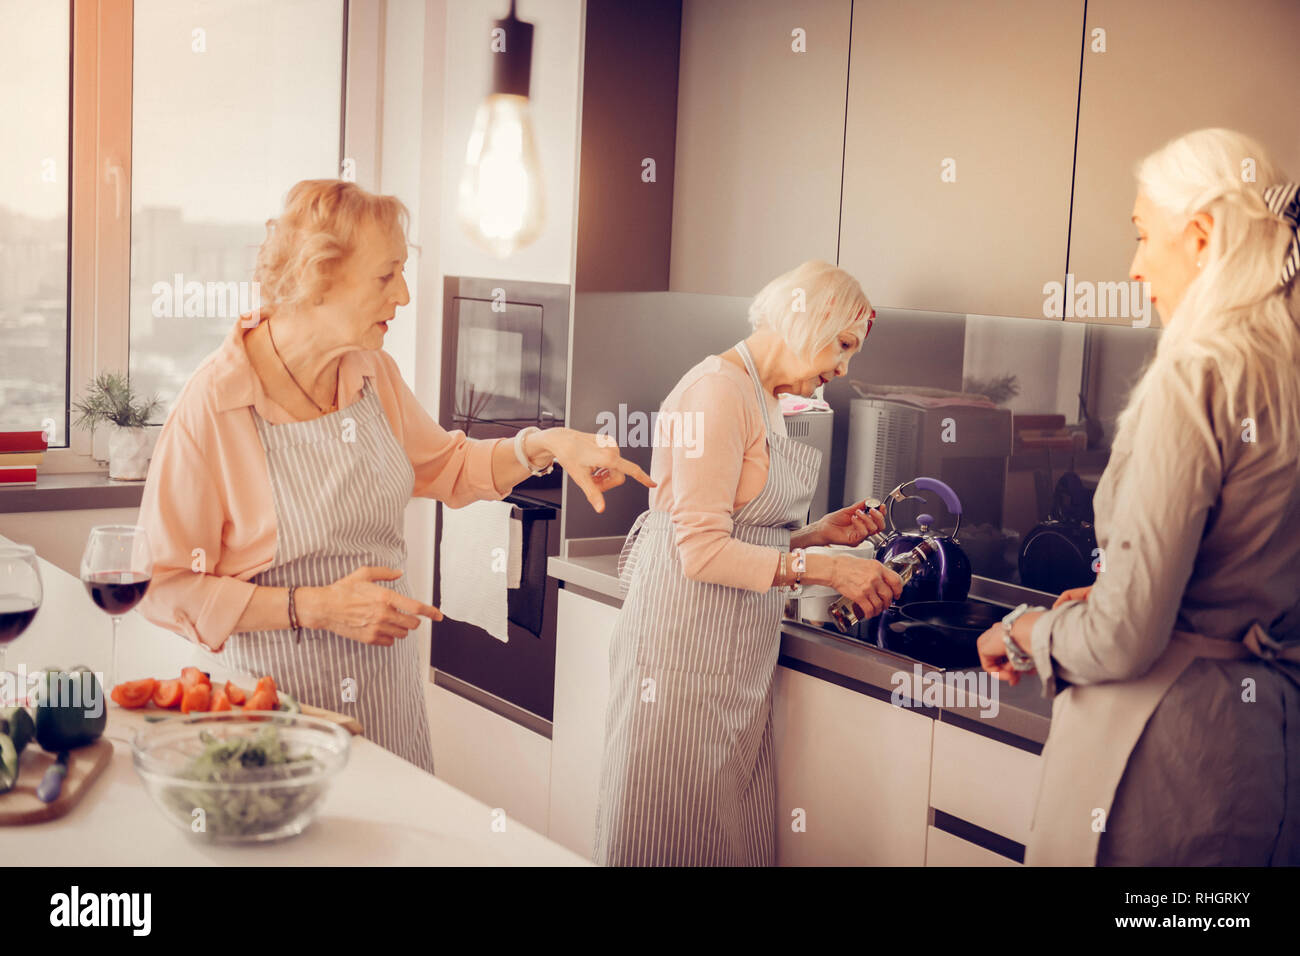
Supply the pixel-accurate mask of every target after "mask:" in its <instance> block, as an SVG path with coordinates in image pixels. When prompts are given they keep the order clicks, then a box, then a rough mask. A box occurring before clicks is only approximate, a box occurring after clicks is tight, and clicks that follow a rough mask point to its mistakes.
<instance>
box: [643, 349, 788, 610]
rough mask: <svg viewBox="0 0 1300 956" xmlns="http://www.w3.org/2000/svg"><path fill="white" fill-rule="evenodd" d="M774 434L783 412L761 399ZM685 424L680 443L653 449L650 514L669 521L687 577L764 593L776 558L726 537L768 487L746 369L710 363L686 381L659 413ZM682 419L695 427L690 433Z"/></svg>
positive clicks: (713, 359) (781, 427)
mask: <svg viewBox="0 0 1300 956" xmlns="http://www.w3.org/2000/svg"><path fill="white" fill-rule="evenodd" d="M764 396H765V398H766V400H767V403H768V413H769V414H770V415H771V417H772V426H773V428H775V429H776V431H777V433H778V434H784V431H785V420H784V418H783V417H782V416H781V404H780V402H779V401H778V400H777V399H776V398H775V397H773V396H772V395H768V394H766V393H764ZM665 413H666V414H668V415H669V416H670V417H669V419H668V421H673V418H672V417H671V416H672V415H673V413H677V414H679V415H681V416H683V418H682V419H681V421H682V422H683V424H682V427H681V432H680V436H679V440H677V441H674V442H672V443H671V447H664V445H665V444H667V442H666V441H662V440H661V441H658V442H656V447H655V449H654V453H653V455H652V457H651V463H650V477H651V478H653V479H654V480H655V481H656V482H658V486H657V487H656V488H653V489H651V491H650V507H651V508H654V509H655V510H658V511H667V512H669V513H670V514H671V515H672V519H673V526H674V529H675V531H676V539H677V548H678V552H679V553H680V555H681V559H682V566H683V568H684V570H685V572H686V574H687V576H688V577H691V578H693V579H695V580H699V581H709V582H712V583H714V584H724V585H727V586H729V587H737V588H746V589H748V590H751V591H766V590H767V589H768V588H770V587H771V586H772V578H773V577H774V576H775V574H776V569H777V562H778V561H779V560H780V552H779V551H778V550H777V549H776V548H766V547H761V546H759V545H755V544H748V543H746V542H744V541H738V540H736V539H735V538H733V537H732V536H731V529H732V515H733V514H734V513H735V512H736V511H738V510H739V509H740V508H742V507H743V506H744V505H746V504H748V503H749V502H750V501H752V500H753V499H754V498H756V497H757V496H758V493H759V492H760V491H762V489H763V485H764V484H765V483H766V482H767V466H768V457H767V442H766V436H765V435H764V432H763V413H762V411H761V410H760V409H759V406H758V402H757V401H756V400H755V396H754V386H753V384H752V382H751V381H750V378H749V375H748V374H747V373H746V372H745V370H744V369H743V368H740V367H738V366H736V365H734V364H732V363H731V362H728V361H726V360H724V359H722V358H719V357H718V356H716V355H710V356H709V357H708V358H706V359H705V360H704V361H702V362H700V363H699V364H698V365H696V366H695V367H694V368H692V369H691V370H690V371H689V372H687V373H686V374H685V375H684V376H682V378H681V381H679V382H678V383H677V385H676V386H675V387H674V388H673V390H672V391H671V392H669V394H668V397H667V398H665V399H664V401H663V405H661V406H660V416H661V419H660V423H661V427H663V422H664V418H663V416H664V415H665ZM687 416H689V420H690V421H691V422H697V423H699V424H700V425H702V430H701V428H700V427H697V426H694V425H692V426H691V430H688V429H687V425H686V424H685V422H686V421H687Z"/></svg>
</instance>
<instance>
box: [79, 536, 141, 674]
mask: <svg viewBox="0 0 1300 956" xmlns="http://www.w3.org/2000/svg"><path fill="white" fill-rule="evenodd" d="M152 579H153V554H152V553H151V551H150V550H149V535H148V534H147V533H146V532H145V530H144V528H142V527H140V526H139V525H129V524H127V525H124V524H104V525H96V526H95V527H93V528H91V529H90V537H89V539H87V541H86V551H85V553H84V554H83V555H82V556H81V581H82V583H83V584H85V585H86V590H87V591H89V592H90V597H91V599H92V600H93V601H94V602H95V603H96V604H97V605H98V606H99V607H100V608H101V609H102V610H104V611H106V612H107V613H108V614H109V616H110V617H111V618H112V621H113V657H112V664H111V666H110V669H109V672H108V674H107V675H106V683H107V685H108V686H107V689H109V690H111V689H112V688H113V686H114V685H115V684H116V682H117V625H118V622H119V621H120V620H121V618H122V615H123V614H125V613H126V612H127V611H129V610H131V608H133V607H135V606H136V605H137V604H139V603H140V599H141V598H143V597H144V592H145V591H147V590H148V589H149V582H150V581H151V580H152Z"/></svg>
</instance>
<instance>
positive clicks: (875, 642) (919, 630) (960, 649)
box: [802, 597, 1050, 671]
mask: <svg viewBox="0 0 1300 956" xmlns="http://www.w3.org/2000/svg"><path fill="white" fill-rule="evenodd" d="M968 600H969V601H970V603H972V604H984V605H987V606H989V607H993V608H997V609H998V610H999V611H1001V614H999V617H1001V616H1002V615H1004V614H1006V613H1008V612H1009V611H1010V610H1011V606H1010V605H1005V604H1002V603H1000V602H996V601H988V600H983V599H981V598H977V597H971V598H968ZM1048 603H1050V602H1048ZM900 619H901V615H900V614H899V613H898V608H897V607H891V608H889V609H888V610H887V611H885V613H884V614H882V615H878V616H876V617H873V618H872V619H871V620H869V621H862V622H861V623H859V624H858V625H857V626H856V627H855V628H854V629H853V631H852V632H851V633H849V634H845V633H844V632H843V631H841V630H840V629H839V628H838V627H836V626H835V625H834V623H826V624H817V623H814V622H809V621H804V622H802V623H804V624H805V625H806V626H809V627H820V628H821V629H822V630H824V631H826V632H828V633H830V634H833V635H835V636H836V637H840V638H844V639H845V640H850V641H855V642H858V643H862V644H869V645H871V646H872V647H879V648H882V649H884V650H887V651H889V652H890V653H892V654H897V655H899V656H900V657H905V658H907V659H908V660H913V661H919V662H920V663H922V664H925V665H927V666H928V667H931V668H934V669H935V670H941V671H950V670H951V671H960V670H971V669H977V668H978V667H979V654H978V653H977V651H976V649H975V639H976V638H977V637H978V635H975V637H972V638H970V639H969V640H966V639H960V638H955V637H952V636H949V635H947V634H944V633H943V632H941V631H939V630H937V629H935V628H933V627H927V626H925V625H921V624H913V625H912V626H910V627H908V628H907V629H906V631H905V632H904V633H897V632H896V631H895V630H894V629H892V628H891V627H890V625H891V624H896V623H897V622H898V621H899V620H900Z"/></svg>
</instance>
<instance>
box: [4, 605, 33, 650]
mask: <svg viewBox="0 0 1300 956" xmlns="http://www.w3.org/2000/svg"><path fill="white" fill-rule="evenodd" d="M38 610H40V608H38V607H37V606H36V605H35V604H32V603H30V602H28V601H22V602H19V601H17V600H12V599H11V600H6V599H5V598H0V644H10V643H12V642H14V641H16V640H18V637H19V635H21V634H22V633H23V631H25V630H27V625H28V624H30V623H32V619H33V618H35V617H36V612H37V611H38Z"/></svg>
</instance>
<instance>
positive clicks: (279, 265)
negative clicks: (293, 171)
mask: <svg viewBox="0 0 1300 956" xmlns="http://www.w3.org/2000/svg"><path fill="white" fill-rule="evenodd" d="M409 221H410V214H409V213H408V212H407V209H406V206H404V205H403V204H402V201H401V200H400V199H398V198H397V197H396V196H379V195H376V194H375V193H371V192H367V191H366V190H364V189H362V188H361V187H360V186H358V185H356V184H355V183H350V182H346V181H344V180H341V179H304V180H303V181H302V182H300V183H298V184H297V185H295V186H294V187H293V188H292V189H290V190H289V195H288V196H287V197H286V198H285V201H284V212H282V213H281V214H280V216H279V218H277V219H268V220H267V221H266V239H265V240H264V241H263V242H262V247H261V249H259V250H258V253H257V267H256V269H255V270H254V272H253V278H254V279H255V280H256V281H257V283H258V287H259V293H260V296H261V301H262V304H263V305H265V306H267V307H275V308H281V309H284V308H291V307H294V306H298V305H304V304H306V305H314V304H316V303H317V302H319V301H320V297H321V295H322V294H323V293H324V292H325V290H326V289H328V288H329V285H330V282H331V280H332V277H333V274H334V271H335V270H336V269H337V268H338V265H339V264H340V263H341V262H342V261H343V260H344V259H346V258H347V257H348V256H350V255H351V254H352V253H353V251H354V250H355V248H356V238H357V232H358V231H359V230H360V228H361V227H362V226H363V225H365V224H367V223H374V224H377V225H379V226H381V227H386V228H400V229H401V231H402V233H403V235H405V233H406V229H407V224H408V222H409Z"/></svg>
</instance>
